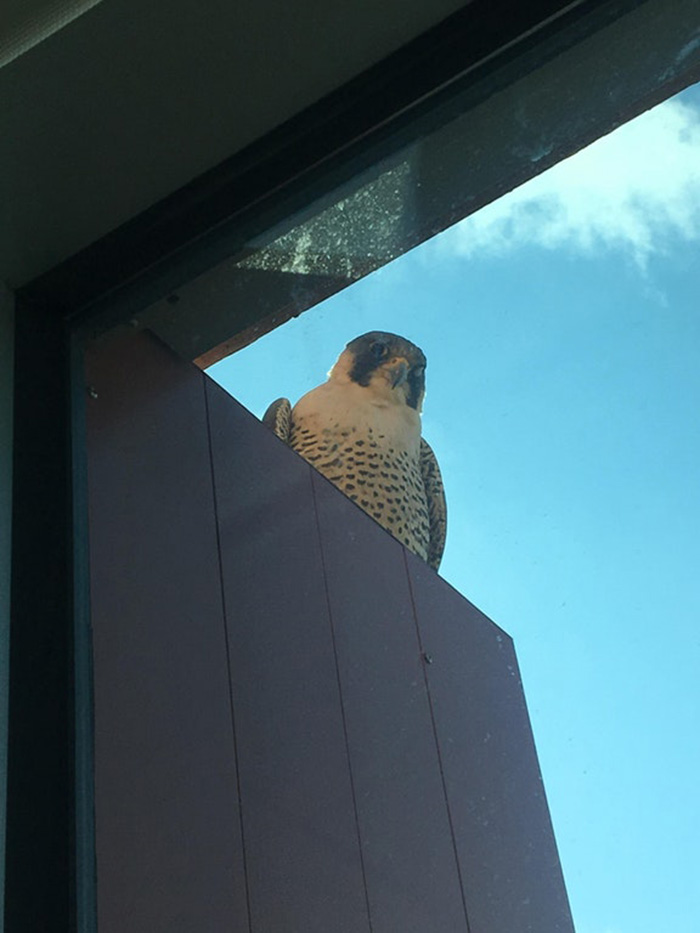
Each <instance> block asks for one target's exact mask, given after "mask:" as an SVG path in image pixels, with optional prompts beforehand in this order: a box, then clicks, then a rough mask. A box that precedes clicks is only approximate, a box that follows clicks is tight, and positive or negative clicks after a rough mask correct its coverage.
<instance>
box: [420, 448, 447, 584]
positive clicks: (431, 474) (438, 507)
mask: <svg viewBox="0 0 700 933" xmlns="http://www.w3.org/2000/svg"><path fill="white" fill-rule="evenodd" d="M420 471H421V475H422V477H423V485H424V486H425V492H426V496H427V499H428V516H429V518H430V545H429V547H428V557H427V562H428V563H429V564H430V566H431V567H432V568H433V569H434V570H437V569H438V567H439V566H440V561H441V560H442V552H443V551H444V550H445V535H446V533H447V503H446V502H445V490H444V487H443V485H442V476H441V475H440V467H439V466H438V462H437V460H436V459H435V454H434V453H433V451H432V448H431V447H430V445H429V444H428V443H426V441H424V440H423V438H421V439H420Z"/></svg>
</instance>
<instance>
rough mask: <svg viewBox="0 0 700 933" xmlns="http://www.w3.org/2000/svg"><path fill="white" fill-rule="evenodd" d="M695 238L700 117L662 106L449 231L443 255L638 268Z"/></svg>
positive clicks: (681, 106) (699, 220) (679, 105)
mask: <svg viewBox="0 0 700 933" xmlns="http://www.w3.org/2000/svg"><path fill="white" fill-rule="evenodd" d="M675 237H682V238H683V239H694V238H700V112H698V110H697V109H695V108H694V107H692V106H690V105H689V104H686V103H683V102H682V101H680V100H677V99H676V100H671V101H667V102H666V103H664V104H661V105H660V106H658V107H656V108H655V109H653V110H650V111H648V112H646V113H644V114H642V115H641V116H639V117H637V118H636V119H635V120H633V121H631V122H629V123H627V124H625V125H624V126H622V127H620V128H619V129H617V130H616V131H615V132H613V133H611V134H610V135H609V136H605V137H603V138H602V139H599V140H597V141H596V142H595V143H593V144H592V145H590V146H588V147H587V148H586V149H584V150H582V151H581V152H579V153H577V154H576V155H574V156H571V157H570V158H569V159H565V160H564V161H563V162H560V163H559V164H557V165H555V166H554V167H553V168H551V169H549V171H547V172H544V173H543V174H541V175H539V176H537V177H536V178H534V179H532V180H531V181H530V182H528V183H527V184H525V185H523V186H522V187H520V188H518V189H516V190H515V191H513V192H511V193H510V194H508V195H505V196H504V197H503V198H501V199H500V200H498V201H495V202H494V203H493V204H490V205H488V206H487V207H485V208H483V209H482V210H481V211H479V212H478V213H477V214H474V215H473V216H471V217H469V218H467V219H466V220H464V221H463V222H462V223H460V224H458V225H457V226H456V227H453V228H452V229H451V230H449V231H447V233H445V234H444V235H443V237H441V240H442V246H441V248H449V249H450V251H451V252H457V253H458V254H460V255H467V256H471V255H483V254H485V253H487V254H494V253H495V254H502V253H505V252H507V251H509V250H511V249H513V248H515V247H517V246H521V245H524V244H535V245H538V246H541V247H545V248H547V249H554V248H558V247H564V248H569V249H571V250H576V251H578V252H583V253H592V252H594V251H598V250H602V249H617V250H620V251H623V252H625V253H626V254H627V255H629V256H631V257H632V258H633V259H634V260H635V261H636V262H637V263H638V264H639V265H640V266H641V267H644V266H645V265H646V262H647V260H648V259H649V258H650V257H651V256H652V255H653V254H655V253H663V252H665V251H666V250H667V249H668V248H669V245H670V244H671V243H672V242H673V239H674V238H675Z"/></svg>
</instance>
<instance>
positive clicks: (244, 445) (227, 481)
mask: <svg viewBox="0 0 700 933" xmlns="http://www.w3.org/2000/svg"><path fill="white" fill-rule="evenodd" d="M87 380H88V383H89V385H90V386H91V387H92V388H93V390H94V391H93V393H92V394H93V395H96V397H94V398H90V399H89V404H88V454H89V481H90V559H91V586H92V621H93V638H94V682H95V785H96V825H97V877H98V911H99V929H100V933H112V931H115V933H116V931H121V930H124V929H128V930H131V931H141V930H143V931H149V933H151V931H160V930H162V931H166V930H167V931H168V933H171V931H183V933H184V931H187V933H190V931H192V930H195V929H196V930H198V931H208V930H211V931H218V930H223V929H226V930H230V931H234V933H237V931H249V930H250V931H253V933H278V931H279V933H296V931H304V933H315V931H318V933H328V931H331V930H332V931H334V933H336V931H337V933H345V931H348V933H351V931H352V933H355V931H372V933H426V931H446V933H447V931H449V933H453V931H460V930H462V931H465V933H526V931H532V933H543V931H546V933H559V931H562V933H572V931H573V926H572V922H571V917H570V913H569V908H568V902H567V898H566V892H565V889H564V884H563V880H562V876H561V870H560V867H559V862H558V858H557V853H556V846H555V843H554V838H553V835H552V830H551V824H550V820H549V814H548V810H547V805H546V801H545V796H544V791H543V787H542V782H541V778H540V774H539V768H538V764H537V758H536V754H535V749H534V745H533V741H532V735H531V731H530V726H529V721H528V716H527V711H526V707H525V702H524V698H523V693H522V686H521V684H520V679H519V674H518V668H517V662H516V659H515V654H514V652H513V647H512V643H511V640H510V638H509V637H508V636H507V635H506V634H505V633H504V632H503V631H502V630H501V629H499V628H498V627H497V626H496V625H494V624H493V623H492V622H491V621H490V620H489V619H487V618H486V617H485V616H484V615H483V614H482V613H480V612H479V611H478V610H477V609H476V608H475V607H473V606H472V605H471V604H470V603H469V602H467V600H465V599H464V598H463V597H462V596H460V595H459V594H458V593H457V592H455V590H453V589H452V588H451V587H450V586H449V585H448V584H447V583H445V582H444V581H443V580H442V579H441V578H440V577H439V576H438V575H437V574H436V573H434V572H433V571H432V570H431V569H430V568H428V567H427V565H425V564H424V563H423V562H422V561H420V560H419V559H418V558H416V557H415V556H414V555H412V554H410V553H408V552H407V551H405V549H404V548H403V547H402V546H401V545H400V544H399V543H398V542H397V541H395V540H394V539H393V538H392V537H391V536H390V535H388V534H387V533H386V532H385V531H384V530H383V529H382V528H380V527H379V525H377V524H376V523H375V522H374V521H372V519H370V518H369V517H368V516H367V515H365V513H364V512H362V511H361V510H360V509H359V508H357V507H356V506H355V505H354V503H352V502H350V501H349V500H347V499H346V498H345V497H344V496H343V495H342V494H341V493H339V492H338V491H337V490H336V489H335V487H333V486H332V485H331V484H330V483H328V482H327V481H326V480H325V479H323V478H322V477H321V476H319V475H318V474H317V473H316V472H315V471H314V470H312V468H311V467H309V466H308V464H306V462H305V461H303V460H302V459H301V458H299V457H298V456H297V455H296V454H294V453H293V452H292V451H290V450H289V449H287V448H286V447H285V446H284V445H283V444H282V443H281V442H280V441H278V440H277V438H275V437H274V436H273V435H272V433H271V432H269V431H268V430H267V429H266V428H264V427H263V426H262V424H261V423H260V422H259V421H258V420H257V419H255V418H254V417H252V416H251V415H250V414H249V413H248V412H246V411H245V410H244V409H243V408H242V407H241V406H240V405H238V403H237V402H235V400H234V399H232V398H231V397H230V396H228V395H227V394H226V393H225V392H224V391H223V390H222V389H221V388H219V387H218V386H216V385H215V384H214V383H213V382H212V381H211V380H210V379H208V377H206V376H205V375H203V374H202V373H201V372H199V370H197V369H196V368H195V367H194V366H191V365H190V364H187V363H184V362H182V361H181V360H180V359H178V358H177V357H175V356H174V355H173V354H172V353H171V352H170V351H169V350H167V349H166V348H165V347H164V346H162V345H161V344H159V343H158V342H157V341H156V340H155V339H153V338H151V337H149V336H148V335H144V334H129V335H127V336H121V337H117V338H112V339H111V340H108V341H105V342H101V343H99V344H96V345H95V346H93V348H92V349H91V351H90V354H89V357H88V372H87Z"/></svg>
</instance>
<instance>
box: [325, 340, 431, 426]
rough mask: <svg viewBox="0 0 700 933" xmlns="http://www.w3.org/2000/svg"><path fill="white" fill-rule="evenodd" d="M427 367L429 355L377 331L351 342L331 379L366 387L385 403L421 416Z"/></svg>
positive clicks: (335, 367) (406, 341)
mask: <svg viewBox="0 0 700 933" xmlns="http://www.w3.org/2000/svg"><path fill="white" fill-rule="evenodd" d="M425 365H426V360H425V354H424V353H423V351H422V350H421V349H420V348H419V347H417V346H416V345H415V344H413V343H411V342H410V340H406V339H405V338H404V337H399V336H398V335H397V334H387V333H384V332H383V331H379V330H373V331H371V332H370V333H369V334H363V335H362V336H361V337H355V339H354V340H351V341H350V343H349V344H348V345H347V346H346V348H345V350H344V351H343V352H342V353H341V354H340V356H339V357H338V361H337V363H336V364H335V366H334V367H333V369H332V370H331V371H330V373H329V376H330V379H331V380H337V381H346V382H347V381H349V382H354V383H357V385H360V386H365V387H366V388H367V389H368V390H369V391H370V392H372V393H373V394H374V395H376V396H377V397H378V398H379V399H381V400H383V401H385V402H393V403H394V404H400V405H408V406H409V407H410V408H413V409H415V410H416V411H417V412H420V410H421V406H422V404H423V396H424V394H425Z"/></svg>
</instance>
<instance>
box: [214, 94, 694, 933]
mask: <svg viewBox="0 0 700 933" xmlns="http://www.w3.org/2000/svg"><path fill="white" fill-rule="evenodd" d="M699 260H700V88H699V87H698V86H696V87H694V88H691V89H689V90H687V91H685V92H684V93H683V94H681V95H679V97H677V98H675V99H674V100H672V101H668V102H666V103H665V104H662V105H661V106H660V107H657V108H656V109H655V110H653V111H649V112H648V113H646V114H644V115H642V116H641V117H639V118H638V119H637V120H635V121H633V122H631V123H629V124H627V125H626V126H624V127H621V128H620V129H619V130H618V131H616V132H615V133H614V134H611V135H610V136H609V137H606V138H604V139H602V140H599V141H598V142H597V143H595V144H593V146H591V147H589V148H588V149H587V150H584V151H583V152H581V153H579V154H578V155H576V156H574V157H572V158H571V159H568V160H566V161H565V162H564V163H561V164H560V165H559V166H555V167H554V168H553V169H551V170H550V171H549V172H547V173H545V174H543V175H542V176H540V177H539V178H537V179H534V180H533V181H532V182H530V183H529V184H527V185H524V186H523V187H522V188H520V189H518V190H517V191H515V192H513V193H511V194H510V195H508V196H506V197H505V198H502V199H500V200H499V201H498V202H496V203H495V204H493V205H490V206H488V207H487V208H485V209H483V210H482V211H480V212H479V213H478V214H477V215H475V216H474V217H472V218H468V219H467V220H466V221H464V222H462V223H461V224H458V225H456V226H455V227H453V228H451V229H450V230H448V231H446V232H445V233H444V234H443V235H441V236H439V237H437V238H435V239H434V240H432V241H430V242H429V243H427V244H425V245H424V246H422V247H419V248H418V249H416V250H414V251H412V252H411V253H409V254H407V255H406V256H404V257H402V258H401V259H399V260H396V261H395V262H394V263H392V264H391V265H389V266H387V267H385V268H384V269H382V270H380V271H379V272H377V273H375V274H374V275H372V276H369V277H368V278H366V279H364V280H362V281H361V282H358V283H357V284H356V285H354V286H352V287H351V288H349V289H347V290H346V291H345V292H342V293H341V294H339V295H337V296H335V297H334V298H332V299H330V300H328V301H326V302H324V303H323V304H322V305H319V306H317V307H316V308H314V309H312V310H310V311H309V312H307V313H305V314H304V315H302V316H301V317H300V318H298V319H296V320H294V321H292V322H290V323H289V324H287V325H285V326H284V327H281V328H279V329H278V330H276V331H274V332H273V333H271V334H270V335H268V336H267V337H265V338H264V339H262V340H260V341H258V342H257V343H256V344H254V345H252V346H251V347H249V348H247V349H246V350H244V351H241V352H240V353H237V354H235V355H234V356H233V357H229V358H228V359H227V360H224V361H222V362H221V363H219V364H217V366H215V367H213V368H212V369H211V370H210V371H209V374H210V375H211V376H213V377H214V378H215V379H217V381H219V382H220V383H221V384H222V385H223V386H224V387H225V388H226V389H227V390H228V391H229V392H231V394H233V395H234V396H236V397H237V398H238V399H239V400H240V401H241V402H242V403H243V404H244V405H246V406H247V407H248V408H249V409H250V410H251V411H253V412H254V413H255V414H257V415H261V414H262V413H263V411H264V410H265V408H266V406H267V404H268V403H269V402H270V401H271V400H272V399H274V398H276V397H278V396H280V395H286V396H288V397H289V398H290V399H291V400H292V401H293V402H294V401H296V400H297V399H298V398H299V396H300V395H302V394H303V393H304V392H305V391H307V390H308V389H309V388H312V387H313V386H314V385H317V384H318V383H319V382H321V381H323V380H324V379H325V375H326V373H327V371H328V369H329V368H330V366H331V365H332V363H333V362H334V360H335V358H336V357H337V355H338V353H339V352H340V351H341V350H342V348H343V346H344V344H345V343H346V342H347V341H348V340H350V339H352V338H353V337H355V336H357V335H358V334H361V333H364V332H365V331H368V330H375V329H381V330H389V331H394V332H397V333H401V334H403V335H405V336H407V337H409V338H410V339H412V340H413V341H414V342H415V343H417V344H418V345H419V346H421V347H422V349H423V350H424V351H425V353H426V355H427V358H428V371H427V384H428V392H427V396H426V402H425V407H424V417H423V433H424V435H425V436H426V438H427V439H428V440H429V441H430V443H431V444H432V446H433V447H434V449H435V451H436V453H437V456H438V459H439V461H440V464H441V467H442V470H443V475H444V479H445V485H446V490H447V499H448V512H449V521H448V526H449V527H448V541H447V548H446V553H445V559H444V561H443V565H442V567H441V574H442V576H444V577H445V578H446V579H447V580H449V581H450V583H452V584H453V585H454V586H455V587H456V588H457V589H459V590H460V591H461V592H462V593H463V594H464V595H465V596H467V598H469V599H470V600H471V601H472V602H474V603H475V604H476V605H478V606H479V607H480V608H481V609H483V610H484V611H485V612H486V613H487V614H488V615H489V616H491V618H493V619H494V620H495V621H496V622H498V623H499V624H500V625H501V626H502V627H503V628H505V629H506V630H507V631H508V632H510V634H511V635H512V636H513V638H514V639H515V645H516V649H517V652H518V657H519V660H520V666H521V672H522V676H523V681H524V685H525V692H526V696H527V699H528V704H529V708H530V714H531V717H532V722H533V728H534V731H535V738H536V742H537V748H538V753H539V757H540V764H541V767H542V771H543V775H544V780H545V786H546V788H547V794H548V799H549V804H550V809H551V811H552V817H553V821H554V826H555V832H556V835H557V842H558V845H559V851H560V855H561V860H562V864H563V868H564V874H565V877H566V881H567V887H568V891H569V896H570V899H571V904H572V909H573V913H574V920H575V923H576V928H577V931H578V933H659V931H664V933H665V931H668V933H697V931H698V930H699V929H700V919H698V918H700V883H699V882H698V878H699V877H700V790H699V787H700V777H699V775H700V738H699V737H700V686H699V681H700V625H699V623H700V496H699V495H698V473H699V472H700V471H699V466H700V418H699V417H698V412H699V411H700V261H699Z"/></svg>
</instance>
